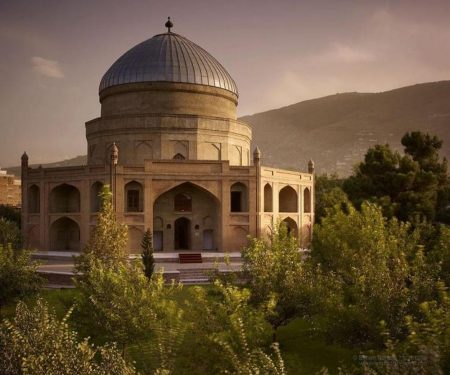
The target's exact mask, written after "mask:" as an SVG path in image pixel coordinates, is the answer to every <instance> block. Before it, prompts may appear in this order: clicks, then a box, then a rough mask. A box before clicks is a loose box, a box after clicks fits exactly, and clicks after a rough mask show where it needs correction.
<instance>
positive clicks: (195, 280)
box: [179, 268, 214, 285]
mask: <svg viewBox="0 0 450 375" xmlns="http://www.w3.org/2000/svg"><path fill="white" fill-rule="evenodd" d="M179 271H180V279H179V281H180V282H181V283H182V284H184V285H189V284H208V283H209V282H210V281H211V273H212V272H213V271H214V269H212V268H209V269H206V268H186V269H184V268H183V269H180V270H179Z"/></svg>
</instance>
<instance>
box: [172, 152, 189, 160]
mask: <svg viewBox="0 0 450 375" xmlns="http://www.w3.org/2000/svg"><path fill="white" fill-rule="evenodd" d="M173 158H174V159H175V160H186V158H185V157H184V155H182V154H180V153H178V154H176V155H175V156H174V157H173Z"/></svg>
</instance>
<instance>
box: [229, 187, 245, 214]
mask: <svg viewBox="0 0 450 375" xmlns="http://www.w3.org/2000/svg"><path fill="white" fill-rule="evenodd" d="M230 211H231V212H248V188H247V186H246V185H244V184H243V183H242V182H235V183H234V184H233V185H231V187H230Z"/></svg>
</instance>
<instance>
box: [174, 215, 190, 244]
mask: <svg viewBox="0 0 450 375" xmlns="http://www.w3.org/2000/svg"><path fill="white" fill-rule="evenodd" d="M174 232H175V237H174V244H175V249H176V250H189V244H190V237H191V221H190V220H189V219H186V218H185V217H180V218H178V219H177V220H175V231H174Z"/></svg>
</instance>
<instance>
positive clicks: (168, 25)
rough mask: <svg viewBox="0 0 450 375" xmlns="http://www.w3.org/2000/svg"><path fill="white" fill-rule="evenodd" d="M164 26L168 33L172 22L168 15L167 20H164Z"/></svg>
mask: <svg viewBox="0 0 450 375" xmlns="http://www.w3.org/2000/svg"><path fill="white" fill-rule="evenodd" d="M164 26H166V27H167V32H168V33H170V32H171V31H170V29H171V28H172V27H173V23H172V21H171V20H170V17H167V22H166V24H165V25H164Z"/></svg>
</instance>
